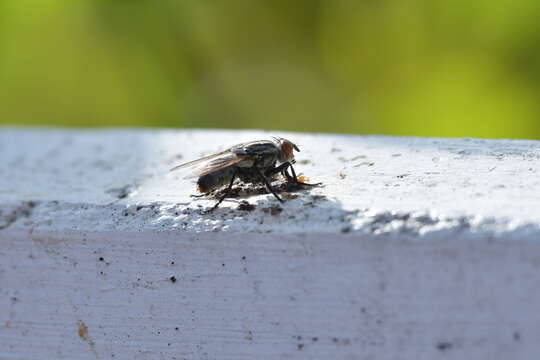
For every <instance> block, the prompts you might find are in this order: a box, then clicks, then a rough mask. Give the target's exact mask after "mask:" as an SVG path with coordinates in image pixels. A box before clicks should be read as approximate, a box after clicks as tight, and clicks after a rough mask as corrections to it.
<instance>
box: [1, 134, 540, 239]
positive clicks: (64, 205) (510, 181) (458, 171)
mask: <svg viewBox="0 0 540 360" xmlns="http://www.w3.org/2000/svg"><path fill="white" fill-rule="evenodd" d="M271 135H282V136H284V137H286V138H289V139H291V140H292V141H294V142H296V143H298V144H299V145H300V148H301V150H302V151H301V152H300V153H298V154H297V160H298V163H297V164H296V166H295V167H296V170H297V172H300V173H304V174H305V175H306V176H307V177H308V179H309V181H312V182H319V181H321V182H323V183H324V187H321V188H315V189H312V190H306V191H297V192H293V193H291V194H290V195H292V196H290V197H288V196H287V195H286V194H285V197H286V198H287V197H288V199H287V200H288V201H287V202H286V203H285V204H284V205H283V206H282V211H280V212H279V216H268V212H269V211H271V209H272V208H275V206H276V205H278V203H277V201H276V200H275V199H274V198H273V196H272V195H268V194H262V195H257V196H251V197H245V195H246V193H245V192H243V191H240V192H239V195H240V196H241V197H240V198H235V199H230V200H226V201H225V202H224V203H223V206H222V207H221V208H220V209H218V211H216V212H215V213H214V214H212V215H211V216H207V215H202V214H201V210H202V209H207V208H209V207H211V206H212V205H213V203H214V200H213V199H204V198H202V199H195V198H192V197H191V196H190V195H192V194H196V187H195V185H194V184H193V182H192V181H191V180H185V179H183V178H182V177H183V175H184V174H182V173H181V172H173V173H169V172H168V169H169V168H171V167H172V166H174V165H177V164H179V163H182V162H185V161H189V160H192V159H195V158H197V157H200V156H202V155H206V154H209V153H212V152H216V151H218V150H223V149H224V148H225V147H227V146H230V145H233V144H235V143H238V142H242V141H247V140H253V139H261V138H263V139H264V138H269V137H270V136H271ZM0 153H1V154H2V161H0V212H1V215H0V228H5V227H7V226H10V227H13V228H26V229H34V230H38V229H41V230H58V229H72V230H80V231H104V230H109V231H110V230H119V229H122V230H130V231H144V230H149V229H179V230H183V231H188V232H201V231H209V230H212V231H227V232H245V231H250V232H279V233H301V232H306V231H308V232H315V231H316V232H330V233H333V232H339V231H346V232H361V233H368V234H394V235H397V236H409V235H410V236H412V237H414V238H430V237H441V236H449V235H452V234H455V233H460V236H467V237H471V238H477V237H490V236H495V237H497V236H501V237H505V238H519V239H524V238H530V239H532V238H536V237H538V236H540V226H539V224H540V211H538V209H539V208H540V177H539V176H538V171H539V170H540V142H538V141H517V140H478V139H429V138H397V137H377V136H369V137H365V136H336V135H307V134H299V133H298V134H292V133H289V134H281V133H264V132H255V131H234V132H233V131H170V130H161V131H154V130H109V131H102V130H95V131H64V130H49V131H44V130H16V129H13V130H10V129H4V130H1V131H0ZM244 200H245V201H248V202H249V203H250V204H251V205H255V206H256V208H255V209H254V211H250V212H246V211H241V209H242V206H241V202H242V201H244ZM29 202H30V203H29ZM239 207H240V209H238V208H239ZM274 214H276V210H274Z"/></svg>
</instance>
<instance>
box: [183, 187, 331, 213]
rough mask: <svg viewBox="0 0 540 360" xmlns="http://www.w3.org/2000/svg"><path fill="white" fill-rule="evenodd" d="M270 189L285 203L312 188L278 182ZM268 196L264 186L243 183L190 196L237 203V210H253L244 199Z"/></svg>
mask: <svg viewBox="0 0 540 360" xmlns="http://www.w3.org/2000/svg"><path fill="white" fill-rule="evenodd" d="M272 188H273V189H274V191H275V192H277V193H278V194H279V195H280V197H281V198H283V199H285V201H289V200H293V199H296V198H297V197H299V196H301V195H302V196H304V195H305V194H308V193H309V192H311V189H312V187H310V186H304V185H302V183H296V182H293V181H278V182H274V183H272ZM267 194H269V192H268V189H267V187H266V186H265V185H263V184H261V185H258V186H253V185H252V184H246V183H243V182H240V183H237V184H235V185H234V186H232V187H231V188H225V187H223V188H221V189H217V190H215V191H212V192H210V193H204V194H200V195H191V197H192V198H194V199H195V200H218V201H219V200H220V199H224V202H225V203H227V202H229V203H231V202H232V203H237V204H239V205H238V207H237V209H238V210H247V211H251V210H254V208H255V207H256V205H253V204H251V203H250V202H248V201H247V200H246V199H249V198H251V197H253V196H257V195H267ZM315 197H316V198H317V199H323V198H326V196H322V195H315ZM257 203H264V204H265V205H270V206H273V209H277V208H280V203H276V202H275V201H272V199H270V200H258V201H257ZM213 210H216V207H215V205H214V206H213V207H211V208H209V209H207V210H204V211H203V212H204V213H208V212H210V211H213Z"/></svg>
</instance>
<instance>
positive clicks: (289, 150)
mask: <svg viewBox="0 0 540 360" xmlns="http://www.w3.org/2000/svg"><path fill="white" fill-rule="evenodd" d="M281 151H283V154H284V155H285V157H286V158H287V159H290V158H292V157H293V147H292V145H291V143H290V142H288V141H284V142H283V143H281Z"/></svg>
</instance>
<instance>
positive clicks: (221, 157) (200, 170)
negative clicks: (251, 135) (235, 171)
mask: <svg viewBox="0 0 540 360" xmlns="http://www.w3.org/2000/svg"><path fill="white" fill-rule="evenodd" d="M245 159H246V157H245V156H237V155H235V154H234V153H232V152H231V151H230V150H226V151H222V152H219V153H216V154H212V155H208V156H205V157H202V158H200V159H197V160H193V161H190V162H187V163H185V164H181V165H178V166H175V167H173V168H172V169H171V170H170V171H175V170H180V169H190V172H189V173H188V174H187V175H186V176H184V179H189V178H194V177H199V176H204V175H208V174H210V173H212V172H214V171H218V170H221V169H224V168H226V167H228V166H231V165H234V164H236V163H239V162H240V161H243V160H245Z"/></svg>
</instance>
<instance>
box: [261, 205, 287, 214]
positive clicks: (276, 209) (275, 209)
mask: <svg viewBox="0 0 540 360" xmlns="http://www.w3.org/2000/svg"><path fill="white" fill-rule="evenodd" d="M263 211H264V212H265V213H267V214H270V215H272V216H278V215H279V214H281V212H282V211H283V208H282V207H281V206H279V205H274V206H270V207H267V208H264V209H263Z"/></svg>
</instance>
